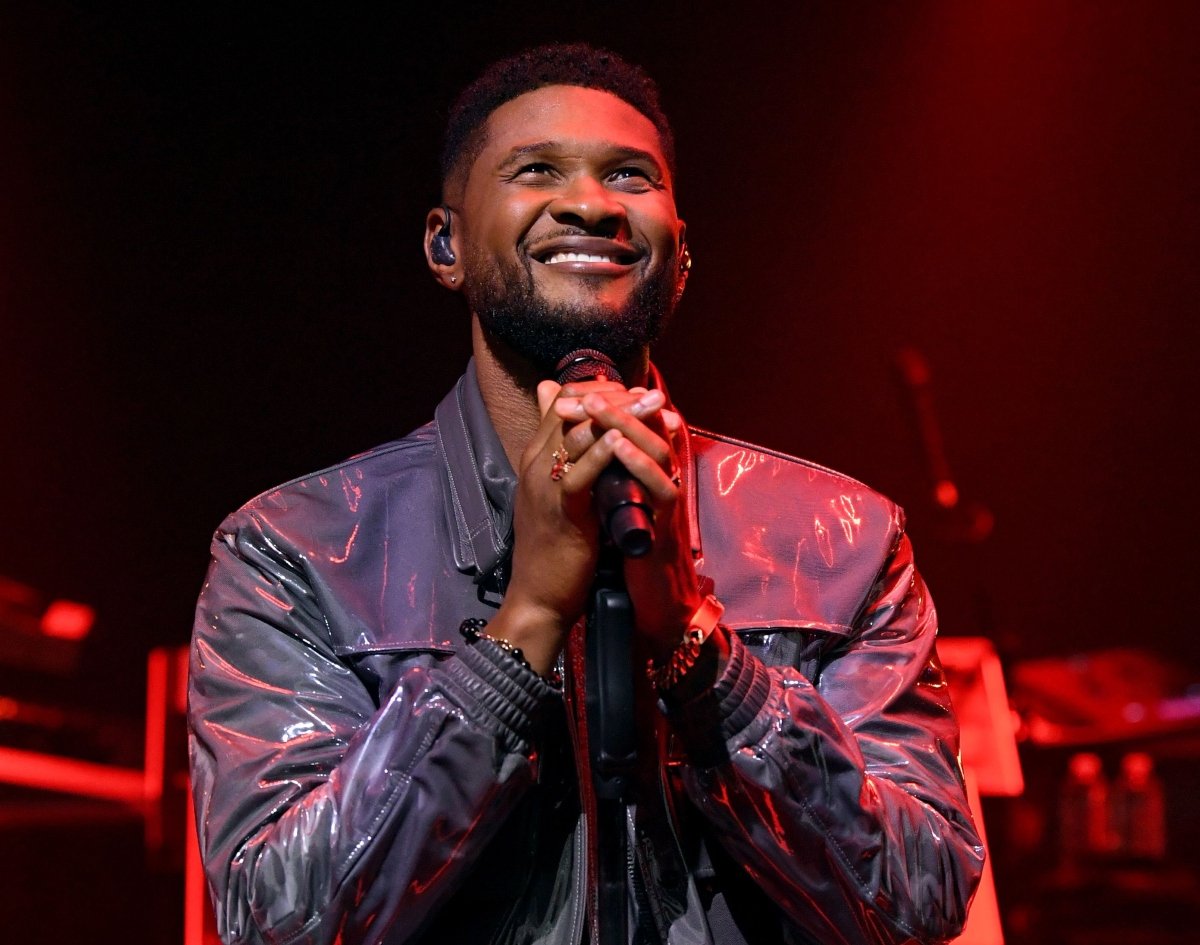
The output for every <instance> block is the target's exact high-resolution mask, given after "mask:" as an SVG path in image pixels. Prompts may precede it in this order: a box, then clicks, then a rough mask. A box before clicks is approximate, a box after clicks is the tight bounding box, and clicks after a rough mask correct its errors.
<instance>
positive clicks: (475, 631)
mask: <svg viewBox="0 0 1200 945" xmlns="http://www.w3.org/2000/svg"><path fill="white" fill-rule="evenodd" d="M487 623H488V622H487V621H486V620H484V619H483V618H482V617H468V618H467V619H466V620H464V621H463V622H462V623H460V624H459V625H458V632H459V633H460V634H462V638H463V639H464V640H466V641H467V642H468V643H478V642H479V641H480V640H487V641H488V642H489V643H494V644H495V645H496V646H498V647H500V649H502V650H503V651H504V652H505V653H507V654H508V655H509V656H511V657H512V658H513V659H514V660H516V661H517V663H518V664H519V665H520V666H521V668H522V669H526V670H528V671H529V672H531V673H533V674H534V675H535V676H537V678H538V679H540V680H542V681H543V682H545V683H547V684H548V685H551V686H554V687H555V688H561V687H562V676H561V675H560V674H559V672H558V671H557V670H555V671H553V672H552V673H551V675H549V676H542V675H541V674H539V673H534V670H533V667H532V666H530V665H529V660H527V659H526V658H525V654H524V653H523V652H521V648H520V647H519V646H513V645H512V644H511V643H509V642H508V641H507V640H501V639H500V638H499V637H494V636H492V635H491V634H490V633H484V632H483V628H484V627H486V626H487Z"/></svg>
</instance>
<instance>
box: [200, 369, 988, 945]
mask: <svg viewBox="0 0 1200 945" xmlns="http://www.w3.org/2000/svg"><path fill="white" fill-rule="evenodd" d="M684 460H685V462H684V469H683V473H684V477H685V484H684V485H685V488H686V490H687V495H688V501H689V515H690V519H691V524H692V534H693V545H694V551H695V554H696V560H697V566H698V570H699V571H700V573H701V574H703V575H705V576H707V577H710V578H711V579H712V580H713V581H714V584H715V592H716V594H717V596H718V597H719V598H720V599H721V601H722V602H723V603H724V604H725V607H726V611H725V618H724V622H725V624H726V625H727V626H728V627H729V629H730V630H731V631H732V634H731V636H732V656H731V658H730V660H729V662H728V664H727V666H726V667H725V670H724V672H723V674H722V676H721V677H720V679H719V680H718V682H717V684H716V686H715V687H714V689H713V691H712V692H711V693H707V694H706V695H705V696H703V697H701V698H699V699H697V700H695V702H694V703H692V704H689V705H685V706H676V707H672V708H668V707H666V706H661V705H660V707H659V708H660V711H658V712H653V711H652V712H651V714H653V715H655V716H657V724H659V725H660V726H662V727H663V728H664V730H666V731H668V732H669V733H670V736H671V738H670V743H669V745H668V746H667V747H666V748H664V752H663V755H664V757H665V759H666V760H665V762H664V763H663V764H662V765H661V766H658V770H659V774H658V778H659V779H660V783H659V785H656V786H654V787H653V788H651V789H649V790H647V791H645V792H644V793H643V795H642V798H643V799H642V801H641V802H640V803H639V804H638V805H637V806H636V807H635V808H634V809H633V810H632V812H631V817H630V831H631V836H632V837H633V838H634V842H633V848H634V849H635V850H636V854H635V856H634V858H633V859H634V861H635V862H634V864H633V865H632V866H631V885H632V886H633V887H634V891H635V893H636V895H637V900H636V901H638V902H639V903H641V905H642V910H643V911H644V912H646V913H647V914H649V915H650V916H652V918H653V923H652V929H653V932H655V933H657V937H658V938H659V939H660V940H661V941H664V942H665V941H669V942H671V943H676V945H701V943H710V942H713V943H716V945H731V943H738V942H749V943H752V945H758V943H760V942H787V943H883V942H888V943H897V942H908V941H919V942H931V941H940V940H944V939H948V938H951V937H953V936H954V935H955V934H957V932H958V931H959V929H960V928H961V926H962V923H963V921H964V919H965V915H966V909H967V904H968V902H969V900H970V898H971V895H972V893H973V891H974V887H975V884H976V882H977V880H978V877H979V873H980V870H981V868H982V861H983V848H982V844H981V842H980V839H979V836H978V834H977V833H976V830H975V827H974V825H973V823H972V820H971V815H970V812H969V810H968V807H967V802H966V799H965V795H964V791H963V786H962V779H961V773H960V769H959V765H958V758H957V753H958V734H957V728H956V723H955V719H954V717H953V714H952V712H951V708H950V702H949V697H948V694H947V689H946V684H945V680H944V677H943V674H942V672H941V669H940V666H939V664H938V661H937V656H936V653H935V650H934V637H935V632H936V618H935V614H934V609H933V605H932V603H931V602H930V600H929V597H928V594H927V592H926V589H925V586H924V583H923V582H922V580H921V578H920V576H919V575H918V573H917V572H916V570H915V569H914V566H913V560H912V554H911V551H910V548H909V544H908V540H907V538H906V537H905V535H904V529H903V517H902V513H901V512H900V510H899V509H898V508H897V507H896V506H895V505H894V504H892V503H890V502H889V501H888V500H886V499H885V498H883V497H882V496H880V495H878V494H876V493H874V492H872V491H871V490H869V489H867V488H866V487H865V486H863V485H861V484H860V483H857V482H855V481H853V480H850V479H847V478H845V477H843V476H841V475H839V474H837V473H834V472H831V471H830V470H827V469H824V468H821V467H819V466H815V465H812V464H809V463H805V462H802V461H800V460H796V459H793V458H790V457H787V456H783V455H779V454H776V453H771V452H768V451H765V450H761V449H758V448H755V447H752V446H750V445H747V444H744V443H740V442H737V441H733V440H729V439H726V438H723V437H718V436H713V435H710V434H706V433H701V432H699V431H696V430H692V431H691V432H690V435H689V437H688V438H687V449H686V455H685V456H684ZM514 484H515V476H514V474H513V472H512V470H511V467H510V466H509V464H508V461H507V459H506V457H505V455H504V452H503V449H502V448H501V445H500V442H499V440H498V438H497V436H496V433H495V431H494V430H493V428H492V426H491V422H490V420H489V419H488V416H487V413H486V411H485V409H484V407H483V402H482V399H481V397H480V395H479V391H478V387H477V382H476V380H475V375H474V370H473V366H472V367H471V368H469V369H468V371H467V374H466V375H465V376H464V377H463V378H462V379H461V380H460V382H459V383H458V385H457V386H456V388H455V389H454V390H453V391H452V392H451V393H450V394H449V395H448V396H447V397H446V399H445V400H444V401H443V402H442V404H441V405H440V406H439V407H438V410H437V413H436V419H435V421H434V422H433V423H430V424H428V425H426V426H425V427H422V428H421V429H419V430H417V431H415V432H414V433H412V434H411V435H409V436H408V437H406V438H404V439H402V440H399V441H397V442H394V443H391V444H388V445H385V446H382V447H380V448H378V449H375V450H373V451H371V452H368V453H365V454H362V455H360V456H357V457H354V458H352V459H350V460H348V461H347V462H344V463H342V464H340V465H337V466H334V467H331V468H329V469H326V470H324V471H322V472H319V473H316V474H314V475H311V476H307V477H304V478H302V479H296V480H293V481H292V482H289V483H287V484H285V485H283V486H280V487H279V488H277V489H274V490H272V491H270V492H267V493H264V494H263V495H261V496H259V497H258V498H256V499H254V500H253V501H251V502H250V503H248V504H247V505H246V506H244V507H243V508H242V509H240V510H239V511H237V512H235V513H234V514H233V515H231V516H230V517H229V518H228V519H226V521H225V522H223V523H222V525H221V526H220V528H219V530H218V531H217V533H216V536H215V538H214V541H213V546H212V554H213V557H212V564H211V567H210V570H209V573H208V576H207V580H206V582H205V584H204V587H203V591H202V593H201V596H200V600H199V605H198V609H197V617H196V624H195V631H194V637H193V644H192V662H191V677H190V694H189V699H190V707H189V719H190V725H191V762H192V779H193V785H194V792H195V804H196V812H197V823H198V829H199V837H200V844H201V850H202V851H203V857H204V861H205V865H206V872H207V876H208V880H209V883H210V887H211V890H212V893H213V899H214V903H215V907H216V914H217V921H218V927H219V928H220V930H221V934H222V936H223V937H224V938H225V940H226V941H228V942H239V943H251V942H254V943H258V942H271V943H334V942H339V943H347V945H349V943H359V942H371V943H401V942H405V943H408V942H421V943H426V942H429V943H435V942H436V943H439V945H440V943H456V945H457V943H477V942H478V943H482V942H496V943H518V942H539V943H554V945H580V943H581V942H585V941H587V940H588V939H589V938H591V939H592V940H593V941H594V940H595V938H594V937H595V929H594V927H590V926H589V923H588V921H587V915H586V913H587V909H586V904H587V903H588V902H589V901H590V897H591V894H592V893H591V892H590V891H589V882H590V877H589V872H590V870H589V865H588V864H589V839H588V838H589V831H588V829H587V824H588V818H587V817H586V816H585V814H586V813H587V811H588V809H589V795H588V791H586V790H580V788H579V786H578V784H579V779H578V778H577V777H576V771H575V765H574V763H573V757H574V752H573V749H572V742H571V724H570V722H569V721H568V718H567V717H568V715H569V714H570V713H569V712H567V711H564V705H563V703H564V698H563V697H562V696H561V695H560V694H559V693H557V692H556V691H554V690H553V689H551V688H550V687H549V686H548V685H546V684H545V683H544V682H543V681H542V680H540V679H539V678H538V677H536V676H535V675H534V674H532V673H530V672H528V671H526V670H524V669H522V668H521V667H520V666H519V665H518V664H517V663H516V662H515V661H514V660H512V659H511V658H510V657H508V656H507V655H506V654H505V653H503V652H502V651H500V650H499V649H498V648H497V647H495V646H494V645H492V644H489V643H487V642H486V641H481V642H480V643H478V644H476V645H473V646H468V645H465V644H464V642H463V641H462V639H461V638H460V637H459V635H458V633H457V628H458V625H459V623H460V622H461V621H462V620H463V618H465V617H469V616H479V617H485V618H486V617H487V616H488V615H489V614H490V613H491V612H492V610H493V609H494V607H495V606H496V603H497V601H498V592H497V590H496V588H497V587H498V586H502V585H503V573H502V572H503V567H504V563H505V561H506V557H507V552H508V549H509V545H510V544H511V521H512V518H511V509H512V497H513V489H514ZM566 701H570V699H569V698H568V700H566ZM650 779H651V780H653V779H654V775H653V774H652V775H651V776H650ZM585 780H586V779H585ZM591 925H592V926H594V923H592V924H591ZM589 928H590V932H589ZM639 934H643V935H644V934H645V932H644V931H643V932H641V933H639ZM653 937H654V935H653V934H651V935H650V938H653ZM646 940H648V939H646Z"/></svg>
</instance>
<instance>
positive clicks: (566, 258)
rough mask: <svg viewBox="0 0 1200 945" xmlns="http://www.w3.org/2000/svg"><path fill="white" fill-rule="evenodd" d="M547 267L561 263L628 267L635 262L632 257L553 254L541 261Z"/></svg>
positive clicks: (593, 254) (594, 254)
mask: <svg viewBox="0 0 1200 945" xmlns="http://www.w3.org/2000/svg"><path fill="white" fill-rule="evenodd" d="M540 262H544V263H545V264H546V265H547V266H557V265H558V264H559V263H571V262H582V263H616V264H617V265H620V266H627V265H629V264H630V263H631V262H633V259H632V257H626V258H622V257H620V256H604V255H598V254H596V253H553V254H552V255H550V256H548V257H546V258H545V259H542V260H540Z"/></svg>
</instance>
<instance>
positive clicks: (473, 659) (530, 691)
mask: <svg viewBox="0 0 1200 945" xmlns="http://www.w3.org/2000/svg"><path fill="white" fill-rule="evenodd" d="M446 669H447V673H448V674H449V676H450V679H451V680H453V682H454V683H456V684H457V685H458V687H459V688H460V689H461V690H462V691H463V693H464V694H465V695H466V696H467V697H468V698H467V699H466V700H464V707H466V708H468V709H469V708H470V707H471V706H472V705H473V706H476V707H477V708H478V710H479V713H480V715H481V716H482V718H483V720H484V723H485V724H487V725H489V727H493V728H495V729H496V731H497V733H498V734H499V735H500V739H501V742H502V743H503V745H504V748H505V750H507V751H512V752H517V753H518V754H522V755H529V754H531V753H532V751H533V745H534V743H535V742H536V741H537V734H538V728H539V726H540V723H541V719H542V715H543V711H542V707H543V706H544V705H545V703H546V702H547V700H549V699H551V698H553V697H554V696H555V695H556V691H555V689H554V688H553V687H552V686H550V684H549V683H547V682H546V680H544V679H543V678H542V677H541V676H539V675H538V674H537V673H535V672H533V670H531V669H526V668H525V667H523V666H521V664H519V663H518V662H517V661H516V660H515V659H513V657H512V655H511V654H510V653H507V652H505V651H504V649H502V648H501V647H499V646H497V645H496V644H495V643H493V642H492V641H491V640H478V641H476V642H475V643H472V644H469V645H466V646H462V647H460V648H459V651H458V656H457V658H455V659H451V660H449V661H448V662H447V665H446Z"/></svg>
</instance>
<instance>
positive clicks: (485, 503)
mask: <svg viewBox="0 0 1200 945" xmlns="http://www.w3.org/2000/svg"><path fill="white" fill-rule="evenodd" d="M648 384H649V386H650V387H657V388H659V389H660V390H662V392H663V393H664V394H666V395H667V402H668V403H670V401H671V395H670V393H669V392H668V391H667V387H666V384H665V383H664V382H663V379H662V375H661V374H660V373H659V371H658V369H657V368H656V367H655V366H654V365H653V364H651V365H650V377H649V378H648ZM672 409H674V407H673V405H672ZM434 418H435V419H436V421H437V450H438V458H439V460H440V461H441V463H440V464H441V468H442V480H443V486H444V487H445V488H444V490H443V496H444V498H445V502H446V516H447V521H448V522H449V523H450V524H451V528H450V534H451V541H452V545H453V553H454V566H455V567H456V568H457V569H458V570H459V571H461V572H463V573H464V574H471V575H473V576H474V578H475V581H476V583H482V582H483V581H485V580H486V579H487V578H489V577H490V576H491V575H492V574H493V572H495V570H496V568H497V566H498V565H500V564H501V563H502V562H503V561H504V560H505V559H506V558H507V557H508V553H509V551H510V550H511V548H512V522H513V496H514V494H515V492H516V488H517V474H516V473H515V472H514V471H513V468H512V465H511V464H510V463H509V461H508V456H507V454H506V453H505V452H504V446H503V445H502V444H501V442H500V437H499V436H498V435H497V433H496V429H495V427H494V426H492V421H491V418H490V417H489V416H488V412H487V408H486V407H485V406H484V403H483V395H482V394H481V393H480V391H479V380H478V378H477V377H476V374H475V359H474V358H472V359H471V360H470V361H469V362H468V363H467V370H466V372H465V373H464V374H463V376H462V377H460V378H459V379H458V383H457V384H455V386H454V388H453V389H452V390H451V391H450V393H448V394H447V395H446V396H445V398H444V399H443V400H442V402H441V403H440V404H438V407H437V410H436V411H435V412H434ZM680 475H681V477H682V481H683V485H682V488H683V489H684V494H685V495H686V497H687V503H688V524H689V528H690V531H691V537H692V554H693V556H694V557H696V558H699V557H700V532H699V528H698V521H697V515H696V490H695V488H694V487H693V480H694V478H695V464H694V459H693V456H692V444H691V435H690V433H689V431H688V429H687V426H686V425H685V426H684V432H683V439H682V441H681V450H680Z"/></svg>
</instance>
